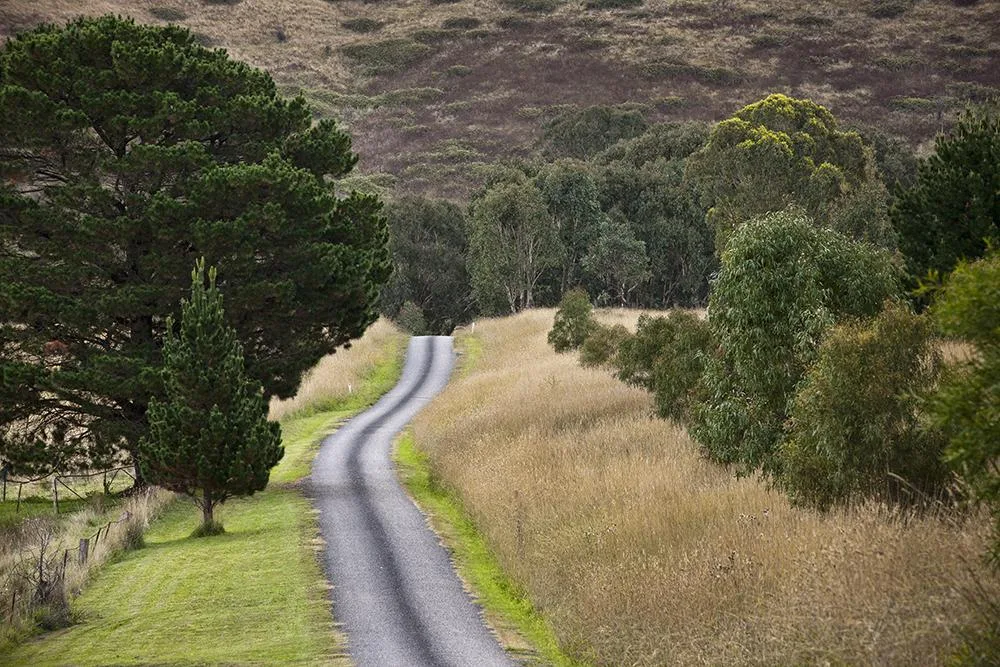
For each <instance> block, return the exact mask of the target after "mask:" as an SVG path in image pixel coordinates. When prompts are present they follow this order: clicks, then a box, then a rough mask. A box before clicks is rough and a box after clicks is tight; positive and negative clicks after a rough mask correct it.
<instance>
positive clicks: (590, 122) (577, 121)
mask: <svg viewBox="0 0 1000 667" xmlns="http://www.w3.org/2000/svg"><path fill="white" fill-rule="evenodd" d="M647 127H648V123H647V122H646V119H645V118H644V117H643V115H642V114H641V113H640V112H639V111H637V110H635V109H629V108H623V107H614V106H601V105H599V106H591V107H585V108H583V109H570V110H568V111H564V112H562V113H560V114H559V115H557V116H556V117H554V118H552V119H551V120H550V121H548V122H547V123H546V124H545V126H544V127H543V128H542V134H543V135H544V137H545V141H546V143H547V145H546V147H545V154H546V155H547V156H548V157H550V158H552V157H573V158H581V159H582V158H587V157H590V156H592V155H595V154H597V153H599V152H601V151H603V150H604V149H606V148H608V147H609V146H611V145H613V144H615V143H616V142H618V141H621V140H622V139H631V138H632V137H637V136H639V135H640V134H642V133H643V132H645V131H646V128H647Z"/></svg>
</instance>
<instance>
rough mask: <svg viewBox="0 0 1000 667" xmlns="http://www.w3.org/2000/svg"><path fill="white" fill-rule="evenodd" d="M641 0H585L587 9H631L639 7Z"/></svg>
mask: <svg viewBox="0 0 1000 667" xmlns="http://www.w3.org/2000/svg"><path fill="white" fill-rule="evenodd" d="M642 3H643V0H587V2H585V3H584V5H583V6H584V7H586V8H587V9H631V8H633V7H641V6H642Z"/></svg>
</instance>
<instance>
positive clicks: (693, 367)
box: [653, 310, 712, 423]
mask: <svg viewBox="0 0 1000 667" xmlns="http://www.w3.org/2000/svg"><path fill="white" fill-rule="evenodd" d="M667 322H668V324H670V327H671V329H672V334H673V335H672V338H671V341H670V344H669V347H668V348H667V349H665V350H663V352H662V353H661V354H660V356H659V357H657V359H656V361H655V362H654V363H653V394H654V396H655V397H656V411H657V412H658V413H659V415H660V416H661V417H663V418H664V419H673V420H675V421H678V422H681V423H687V422H688V421H690V415H691V412H692V410H693V408H694V405H695V402H696V401H697V400H698V399H697V395H696V394H697V390H698V387H699V384H700V382H701V376H702V375H703V374H704V372H705V359H706V357H707V356H708V355H709V354H710V352H711V350H712V332H711V330H710V329H709V326H708V322H706V321H704V320H702V319H700V318H699V317H697V316H696V315H693V314H691V313H689V312H686V311H682V310H675V311H673V312H671V313H670V315H669V316H668V317H667Z"/></svg>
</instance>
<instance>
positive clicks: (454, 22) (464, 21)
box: [441, 16, 483, 30]
mask: <svg viewBox="0 0 1000 667" xmlns="http://www.w3.org/2000/svg"><path fill="white" fill-rule="evenodd" d="M482 24H483V22H482V21H480V20H479V19H477V18H475V17H473V16H456V17H453V18H450V19H445V21H444V23H442V24H441V27H442V28H444V29H445V30H472V29H473V28H478V27H479V26H481V25H482Z"/></svg>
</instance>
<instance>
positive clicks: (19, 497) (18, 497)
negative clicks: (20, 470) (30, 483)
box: [14, 483, 24, 514]
mask: <svg viewBox="0 0 1000 667" xmlns="http://www.w3.org/2000/svg"><path fill="white" fill-rule="evenodd" d="M22 488H24V484H23V483H21V484H18V485H17V507H16V508H14V514H20V513H21V489H22Z"/></svg>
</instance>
